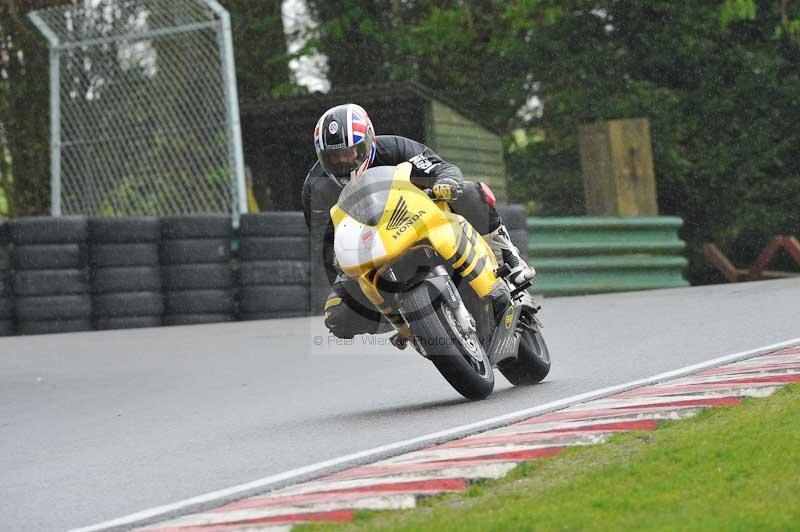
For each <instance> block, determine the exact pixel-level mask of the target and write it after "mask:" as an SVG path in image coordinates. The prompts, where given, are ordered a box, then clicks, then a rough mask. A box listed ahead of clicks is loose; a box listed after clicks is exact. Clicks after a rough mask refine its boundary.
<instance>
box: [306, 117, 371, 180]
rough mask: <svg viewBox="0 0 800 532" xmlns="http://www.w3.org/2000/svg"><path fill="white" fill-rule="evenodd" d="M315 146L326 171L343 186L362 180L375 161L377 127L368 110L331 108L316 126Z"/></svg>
mask: <svg viewBox="0 0 800 532" xmlns="http://www.w3.org/2000/svg"><path fill="white" fill-rule="evenodd" d="M314 148H315V149H316V151H317V159H319V162H320V165H322V169H323V171H324V172H325V173H326V174H327V175H328V176H329V177H330V178H331V179H333V180H334V181H336V182H337V183H338V184H339V185H340V186H344V185H346V184H347V183H348V182H349V181H350V180H351V179H358V178H360V177H361V175H362V174H363V173H364V172H366V171H367V168H369V166H370V165H371V164H372V162H373V161H374V160H375V129H374V128H373V127H372V121H370V119H369V115H367V112H366V111H364V109H363V108H362V107H361V106H359V105H356V104H353V103H348V104H343V105H337V106H336V107H331V108H330V109H328V110H327V111H325V113H323V115H322V116H321V117H320V119H319V120H318V121H317V125H316V127H315V128H314Z"/></svg>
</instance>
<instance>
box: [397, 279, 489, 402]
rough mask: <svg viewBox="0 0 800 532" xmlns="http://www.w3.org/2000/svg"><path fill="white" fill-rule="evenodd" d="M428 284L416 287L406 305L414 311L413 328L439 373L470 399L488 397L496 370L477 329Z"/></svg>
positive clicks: (411, 314)
mask: <svg viewBox="0 0 800 532" xmlns="http://www.w3.org/2000/svg"><path fill="white" fill-rule="evenodd" d="M431 295H432V294H431V292H430V287H429V285H428V284H426V283H423V284H422V285H420V286H418V287H417V288H415V289H414V290H413V291H412V292H411V293H410V294H409V295H408V296H407V297H406V299H405V301H404V303H403V306H404V307H407V308H408V309H409V310H410V311H411V312H408V313H407V317H408V318H409V321H410V322H411V332H412V334H413V335H414V337H415V338H416V342H417V343H418V344H421V346H422V348H423V349H424V351H425V355H426V356H427V358H428V359H429V360H430V361H431V362H433V364H434V365H435V366H436V369H438V370H439V373H441V374H442V376H443V377H444V378H445V379H446V380H447V382H449V383H450V385H451V386H452V387H453V388H455V390H456V391H457V392H458V393H460V394H461V395H463V396H464V397H466V398H467V399H485V398H486V397H488V396H489V395H490V394H491V393H492V390H493V389H494V372H493V371H492V364H491V362H490V361H489V357H488V356H487V355H486V351H485V350H484V349H483V346H482V345H481V343H480V340H479V339H478V335H477V333H476V332H475V331H474V327H472V328H471V329H472V330H464V328H463V327H462V326H461V325H460V323H459V320H458V319H457V318H456V316H455V314H454V313H453V310H452V309H451V308H450V307H449V306H448V305H447V304H446V303H445V302H444V299H443V298H442V297H439V294H433V296H434V297H433V300H432V298H431Z"/></svg>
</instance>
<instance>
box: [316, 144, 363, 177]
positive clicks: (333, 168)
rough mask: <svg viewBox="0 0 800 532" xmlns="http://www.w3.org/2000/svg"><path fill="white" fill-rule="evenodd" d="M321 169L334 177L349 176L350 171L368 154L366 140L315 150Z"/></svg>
mask: <svg viewBox="0 0 800 532" xmlns="http://www.w3.org/2000/svg"><path fill="white" fill-rule="evenodd" d="M317 155H318V157H319V162H320V164H322V169H323V170H325V172H326V173H327V174H329V175H332V176H335V177H350V173H351V172H353V171H354V170H355V169H356V168H358V167H359V166H361V165H362V164H363V163H364V161H366V160H367V157H368V155H369V146H368V145H367V143H366V142H359V143H358V144H356V145H355V146H350V147H347V148H339V149H325V150H317Z"/></svg>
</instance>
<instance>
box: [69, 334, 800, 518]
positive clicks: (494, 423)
mask: <svg viewBox="0 0 800 532" xmlns="http://www.w3.org/2000/svg"><path fill="white" fill-rule="evenodd" d="M798 344H800V338H795V339H793V340H787V341H785V342H781V343H777V344H772V345H768V346H765V347H760V348H757V349H751V350H749V351H742V352H739V353H734V354H732V355H726V356H722V357H719V358H715V359H712V360H708V361H706V362H701V363H699V364H694V365H691V366H686V367H683V368H680V369H676V370H673V371H668V372H666V373H660V374H658V375H654V376H652V377H647V378H644V379H640V380H636V381H631V382H627V383H624V384H618V385H616V386H609V387H607V388H601V389H599V390H594V391H591V392H587V393H583V394H580V395H574V396H572V397H567V398H565V399H559V400H558V401H553V402H550V403H546V404H543V405H539V406H535V407H533V408H526V409H524V410H517V411H516V412H511V413H509V414H504V415H502V416H496V417H493V418H489V419H484V420H481V421H477V422H475V423H470V424H468V425H462V426H460V427H454V428H451V429H447V430H443V431H440V432H434V433H432V434H426V435H424V436H419V437H417V438H411V439H408V440H403V441H399V442H396V443H391V444H388V445H382V446H380V447H375V448H372V449H368V450H366V451H361V452H357V453H353V454H348V455H346V456H342V457H339V458H334V459H332V460H326V461H324V462H319V463H316V464H311V465H307V466H303V467H300V468H297V469H292V470H291V471H286V472H284V473H279V474H277V475H270V476H268V477H264V478H261V479H258V480H254V481H252V482H247V483H245V484H239V485H238V486H232V487H230V488H226V489H222V490H218V491H213V492H210V493H206V494H204V495H199V496H197V497H192V498H190V499H185V500H182V501H178V502H175V503H172V504H166V505H164V506H158V507H155V508H150V509H148V510H143V511H141V512H137V513H134V514H130V515H127V516H125V517H120V518H117V519H112V520H110V521H105V522H103V523H98V524H96V525H91V526H88V527H83V528H77V529H73V530H72V531H71V532H95V531H117V530H120V531H121V530H130V529H131V528H136V527H141V526H146V525H149V524H153V523H157V522H159V521H163V520H166V519H170V518H174V517H178V516H181V515H185V514H187V513H194V512H201V511H204V510H208V509H210V508H215V507H217V506H221V505H223V504H227V503H230V502H233V501H236V500H240V499H243V498H246V497H250V496H253V495H257V494H261V493H264V492H265V491H267V490H273V489H278V488H282V487H286V486H289V485H292V484H296V483H299V482H303V481H306V480H311V479H313V478H317V477H320V476H323V475H327V474H330V473H333V472H336V471H341V470H343V469H346V468H349V467H354V466H358V465H363V464H365V463H371V462H375V461H378V460H382V459H385V458H389V457H392V456H396V455H398V454H402V453H405V452H410V451H415V450H418V449H421V448H423V447H426V446H429V445H435V444H439V443H444V442H447V441H451V440H455V439H458V438H463V437H466V436H470V435H473V434H477V433H479V432H484V431H487V430H491V429H495V428H499V427H502V426H504V425H509V424H511V423H514V422H516V421H521V420H523V419H528V418H531V417H534V416H537V415H541V414H546V413H548V412H553V411H555V410H561V409H564V408H566V407H569V406H573V405H576V404H580V403H584V402H586V401H591V400H593V399H598V398H601V397H605V396H608V395H613V394H616V393H620V392H624V391H627V390H631V389H634V388H639V387H642V386H648V385H651V384H656V383H659V382H662V381H667V380H671V379H676V378H679V377H684V376H686V375H691V374H693V373H697V372H699V371H702V370H705V369H709V368H714V367H717V366H722V365H725V364H730V363H732V362H737V361H740V360H745V359H748V358H752V357H756V356H759V355H763V354H766V353H770V352H773V351H778V350H780V349H784V348H787V347H794V346H796V345H798Z"/></svg>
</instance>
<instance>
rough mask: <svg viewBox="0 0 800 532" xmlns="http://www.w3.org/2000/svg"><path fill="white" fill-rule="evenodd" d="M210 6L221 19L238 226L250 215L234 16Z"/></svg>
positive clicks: (219, 34) (211, 0)
mask: <svg viewBox="0 0 800 532" xmlns="http://www.w3.org/2000/svg"><path fill="white" fill-rule="evenodd" d="M205 1H206V3H207V4H208V6H209V7H210V8H211V9H212V10H213V11H214V13H216V14H217V16H219V18H220V25H219V27H218V28H217V38H218V39H219V47H220V54H221V55H222V79H223V80H224V84H225V103H226V105H227V108H228V113H227V114H228V136H229V143H228V146H229V147H230V161H231V168H232V169H233V172H234V177H235V180H236V193H235V194H234V195H233V197H234V198H236V199H235V200H234V201H236V202H237V203H238V209H237V205H234V208H233V219H234V224H235V225H237V226H238V224H239V214H243V213H246V212H247V191H246V188H245V182H244V179H245V175H244V155H243V149H242V132H241V124H240V118H239V93H238V89H237V87H236V62H235V59H234V55H233V35H232V30H231V17H230V14H229V13H228V11H227V10H226V9H225V8H224V7H222V5H220V4H219V2H217V1H216V0H205Z"/></svg>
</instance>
